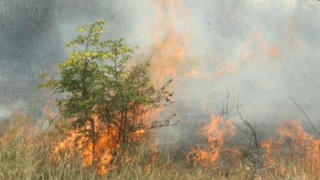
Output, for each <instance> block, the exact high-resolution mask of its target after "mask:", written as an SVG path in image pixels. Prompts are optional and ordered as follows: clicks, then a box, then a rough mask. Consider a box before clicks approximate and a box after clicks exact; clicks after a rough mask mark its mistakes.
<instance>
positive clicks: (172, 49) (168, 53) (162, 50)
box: [150, 0, 192, 86]
mask: <svg viewBox="0 0 320 180" xmlns="http://www.w3.org/2000/svg"><path fill="white" fill-rule="evenodd" d="M155 5H156V6H157V7H158V13H157V16H156V18H155V22H154V25H153V26H152V30H150V34H151V36H152V39H153V44H152V51H153V53H154V56H153V58H152V60H151V68H150V72H151V73H152V74H151V77H152V80H153V82H154V84H159V85H160V86H161V85H162V84H163V83H164V82H165V81H166V80H167V78H169V77H170V78H176V77H177V75H178V67H181V66H182V65H183V64H184V63H185V60H186V56H187V48H188V45H189V42H190V40H191V37H192V36H191V35H190V34H191V33H185V32H184V33H180V32H178V27H177V25H181V24H183V23H184V20H183V21H182V20H181V19H185V18H188V14H189V10H188V7H187V6H186V5H185V4H184V3H183V2H182V1H181V0H174V1H171V0H170V1H169V0H161V1H156V2H155ZM179 16H182V17H183V18H179Z"/></svg>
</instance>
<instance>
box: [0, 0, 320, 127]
mask: <svg viewBox="0 0 320 180" xmlns="http://www.w3.org/2000/svg"><path fill="white" fill-rule="evenodd" d="M1 1H2V2H4V1H5V0H1ZM61 2H62V1H61ZM61 2H60V1H56V4H58V5H61V4H63V3H61ZM92 2H94V3H93V4H94V5H92V6H93V8H92V9H91V10H90V8H89V9H88V10H83V9H82V10H79V12H77V10H75V12H72V11H70V12H68V13H69V14H68V13H66V12H65V14H64V15H61V16H58V15H52V14H49V15H48V16H49V17H50V18H48V19H47V20H46V21H49V22H50V26H48V28H47V29H44V30H43V32H42V34H43V36H44V37H46V38H43V37H40V36H36V35H35V36H34V37H35V39H36V40H37V41H35V40H34V39H32V40H27V41H28V43H26V45H25V47H18V46H17V45H15V44H13V45H10V47H11V49H12V48H13V49H15V51H17V52H21V50H22V49H26V47H28V51H26V54H27V55H28V56H25V57H26V58H24V59H25V61H26V62H30V63H31V62H32V68H31V69H30V70H29V71H26V72H22V73H21V75H19V78H16V79H15V80H14V81H17V82H18V83H17V85H12V87H11V86H10V88H11V90H15V88H16V89H17V90H16V91H19V90H18V89H21V88H26V87H29V86H30V84H23V83H20V81H21V82H22V81H23V80H21V77H24V76H25V75H26V74H28V73H31V74H37V73H39V72H40V71H44V70H46V68H48V67H50V66H52V65H53V64H56V63H57V62H58V61H60V60H63V59H64V57H65V56H66V53H67V50H66V49H65V48H64V44H65V43H66V42H67V41H68V40H70V39H71V38H72V37H74V36H75V30H74V29H75V27H76V26H78V25H80V24H85V23H88V22H90V21H94V20H95V19H97V18H103V19H107V26H108V29H109V34H108V37H110V38H120V37H124V38H126V40H127V41H128V42H129V43H130V44H131V45H132V46H135V45H139V46H140V50H139V51H138V52H137V54H139V55H141V54H144V55H150V54H154V58H153V61H152V63H153V67H152V69H151V71H150V72H152V73H150V75H151V77H152V78H153V79H154V81H157V80H159V79H157V78H159V76H161V77H164V76H165V78H170V77H173V78H174V82H175V83H174V85H173V87H172V88H173V91H174V92H175V99H176V101H177V103H176V105H175V106H176V107H177V109H178V114H180V115H181V116H183V117H187V118H188V119H189V121H207V120H208V119H204V120H202V119H201V118H195V117H198V116H199V114H204V112H205V111H204V110H203V104H206V106H207V108H208V109H210V111H211V113H217V112H219V111H220V110H221V107H222V104H223V102H224V101H225V100H226V96H227V94H229V95H230V106H232V105H236V104H237V100H238V99H239V102H240V104H241V110H242V111H243V113H244V114H246V115H247V117H248V119H249V120H252V121H257V122H268V121H281V120H283V119H284V118H286V117H292V118H297V119H303V116H302V115H301V113H299V112H298V110H297V108H296V107H295V106H294V105H293V103H292V102H291V101H290V98H291V97H292V98H294V99H295V100H296V101H297V102H298V103H299V104H300V105H301V106H302V107H303V108H304V109H305V111H306V112H307V113H308V114H309V115H310V116H311V117H312V119H314V120H315V121H316V120H317V119H318V118H319V113H318V107H319V103H320V96H319V95H320V91H319V89H318V88H319V87H320V73H319V70H318V69H319V67H320V60H319V55H320V51H318V48H319V42H320V35H319V28H320V23H319V21H320V3H319V2H318V1H316V0H304V1H300V0H282V1H278V0H242V1H239V0H117V1H111V0H107V1H102V0H101V1H99V0H95V1H92ZM56 7H58V6H56ZM50 8H51V7H49V9H50ZM58 10H59V8H56V9H54V10H53V12H58ZM53 14H57V13H53ZM16 16H17V17H19V15H16ZM18 19H19V18H18ZM20 19H21V18H20ZM4 25H5V27H7V25H6V24H4ZM23 28H24V26H22V27H16V29H14V30H16V31H17V32H22V33H23V31H18V30H21V29H23ZM0 32H2V33H0V39H4V40H5V42H10V41H16V42H17V43H16V44H21V43H20V42H19V41H21V42H22V41H23V40H21V39H14V37H15V36H12V37H11V39H9V40H8V39H5V36H6V34H5V33H4V28H2V30H0ZM30 44H31V45H32V46H30ZM50 47H54V48H50ZM1 48H2V51H1V52H6V54H5V55H2V56H0V61H1V63H2V65H1V66H2V67H0V69H1V71H2V73H0V83H2V84H4V83H5V82H6V84H5V86H7V84H8V79H10V78H9V77H13V76H15V75H16V74H17V71H19V72H21V70H20V69H21V68H20V69H19V68H12V69H10V70H8V68H7V67H21V65H19V63H20V64H21V60H20V59H21V56H22V57H23V55H21V56H17V54H14V53H8V51H7V50H6V51H5V48H6V47H5V46H1V47H0V49H1ZM39 52H41V53H39ZM39 62H41V63H39ZM14 63H16V64H18V65H16V66H13V64H14ZM45 63H48V64H49V65H50V66H49V65H47V64H46V65H41V67H40V65H39V68H37V67H38V66H37V64H45ZM5 67H6V68H5ZM157 69H158V71H157ZM172 69H174V70H172ZM3 72H6V73H3ZM32 77H33V76H28V77H27V78H32ZM13 79H14V78H13ZM33 85H34V84H33ZM8 87H9V86H8ZM31 89H32V88H31ZM10 92H11V91H10ZM4 94H5V93H2V96H4ZM21 98H22V97H21ZM2 99H4V98H3V97H2ZM18 99H20V98H18ZM22 99H23V98H22ZM16 101H17V102H21V101H20V100H16ZM4 104H5V103H2V105H1V106H0V113H1V114H3V116H4V115H7V114H8V113H6V112H5V111H7V109H8V108H7V107H6V108H4V107H5V105H4ZM19 104H21V103H19ZM0 117H1V116H0ZM318 125H319V124H318Z"/></svg>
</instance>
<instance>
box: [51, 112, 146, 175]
mask: <svg viewBox="0 0 320 180" xmlns="http://www.w3.org/2000/svg"><path fill="white" fill-rule="evenodd" d="M92 118H93V119H94V121H95V125H96V129H97V134H98V138H97V140H96V142H95V143H93V142H92V141H90V138H89V134H88V133H85V134H84V133H83V132H84V130H90V128H91V127H90V125H89V124H87V126H86V127H85V129H77V130H71V131H69V132H68V136H67V137H66V138H65V139H64V140H62V141H61V142H59V143H58V144H57V146H55V147H54V157H53V158H54V161H56V162H58V161H60V160H61V158H62V155H64V156H65V157H66V158H70V157H72V156H74V155H76V154H80V156H81V158H82V159H83V166H84V167H94V169H95V171H96V173H97V174H107V173H109V172H110V171H111V170H113V169H115V168H116V165H114V164H113V161H114V158H115V152H116V150H117V149H118V148H119V147H120V144H119V128H118V127H116V126H111V125H109V126H108V125H103V123H101V121H100V119H99V116H98V115H93V116H92ZM145 134H146V130H145V129H138V130H137V131H135V132H133V133H131V134H130V136H129V137H130V139H131V141H134V142H141V141H145V139H144V137H145ZM130 161H131V157H128V158H127V159H126V162H130Z"/></svg>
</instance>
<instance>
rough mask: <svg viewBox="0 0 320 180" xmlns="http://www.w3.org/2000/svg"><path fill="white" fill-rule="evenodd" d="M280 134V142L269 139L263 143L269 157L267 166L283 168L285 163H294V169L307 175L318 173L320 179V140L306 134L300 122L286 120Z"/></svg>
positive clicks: (280, 128) (279, 130)
mask: <svg viewBox="0 0 320 180" xmlns="http://www.w3.org/2000/svg"><path fill="white" fill-rule="evenodd" d="M278 132H279V134H280V138H279V139H278V140H274V139H272V138H269V139H267V140H265V141H263V142H261V147H262V148H263V149H264V150H265V154H266V157H267V158H266V164H267V165H269V166H275V165H280V168H281V167H283V161H287V162H289V163H290V164H293V162H294V165H295V167H293V168H294V169H297V168H299V169H301V170H303V171H304V172H306V173H307V174H313V173H316V174H317V176H318V177H320V139H315V138H314V136H313V135H312V134H310V133H308V132H306V131H305V130H304V128H303V127H302V126H301V124H300V123H299V122H298V121H290V120H286V121H285V122H284V123H283V124H280V125H279V127H278ZM281 161H282V162H281ZM282 169H283V171H286V169H284V168H282Z"/></svg>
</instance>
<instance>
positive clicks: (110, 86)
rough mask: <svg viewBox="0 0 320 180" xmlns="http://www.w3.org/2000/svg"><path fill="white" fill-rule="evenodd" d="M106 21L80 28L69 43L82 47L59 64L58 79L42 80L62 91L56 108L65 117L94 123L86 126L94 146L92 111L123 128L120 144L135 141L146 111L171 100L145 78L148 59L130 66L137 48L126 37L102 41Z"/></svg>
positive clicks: (77, 124)
mask: <svg viewBox="0 0 320 180" xmlns="http://www.w3.org/2000/svg"><path fill="white" fill-rule="evenodd" d="M104 24H105V21H104V20H101V19H100V20H97V21H95V22H93V23H90V24H87V25H84V26H79V27H77V30H78V31H80V32H81V33H82V34H80V35H78V36H77V37H76V38H75V39H74V40H72V41H70V42H69V43H68V44H67V47H75V46H78V47H77V48H76V49H75V50H73V51H72V52H71V53H70V55H69V57H68V58H67V59H66V60H65V61H63V62H61V63H60V64H59V71H58V78H56V79H54V78H52V79H50V80H48V81H46V82H44V83H41V84H39V87H42V88H43V87H46V88H50V89H52V90H54V93H56V94H62V95H63V96H62V98H59V99H57V106H58V107H59V110H60V112H61V114H62V115H63V117H65V118H74V119H75V120H74V121H73V127H74V128H79V129H81V128H84V127H85V126H86V125H87V124H90V126H91V128H90V129H85V128H84V129H85V131H83V133H84V134H85V135H88V136H89V137H90V141H91V142H92V143H93V145H94V146H95V142H96V140H97V138H98V129H96V125H95V121H94V120H93V119H92V115H93V114H98V115H99V117H100V120H101V121H102V122H103V123H104V124H106V125H107V127H115V128H117V129H118V131H119V136H118V142H119V144H120V145H121V144H124V143H126V142H128V141H129V140H130V134H131V133H132V132H134V131H136V130H137V129H139V128H141V127H142V126H144V125H145V121H146V120H145V119H143V115H144V114H145V113H147V112H148V111H152V110H154V109H155V108H159V107H161V106H165V105H166V104H168V103H170V97H171V96H172V93H170V92H169V91H167V90H166V88H165V86H164V87H162V88H160V89H155V87H154V86H153V85H152V84H151V82H150V80H149V78H148V77H147V76H146V68H147V66H148V63H145V64H138V65H134V66H128V65H127V62H128V61H129V60H130V59H131V56H132V54H133V52H134V49H133V48H131V47H130V46H129V45H128V44H126V43H125V41H124V39H119V40H104V41H102V40H101V39H102V35H103V33H105V32H106V31H107V30H106V29H105V28H104ZM147 121H150V120H147ZM151 121H155V120H151ZM148 124H150V125H151V124H154V123H152V122H148ZM158 125H159V123H158ZM98 128H99V127H98ZM149 128H152V127H151V126H149ZM94 149H95V148H93V151H94ZM93 153H94V152H93Z"/></svg>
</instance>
